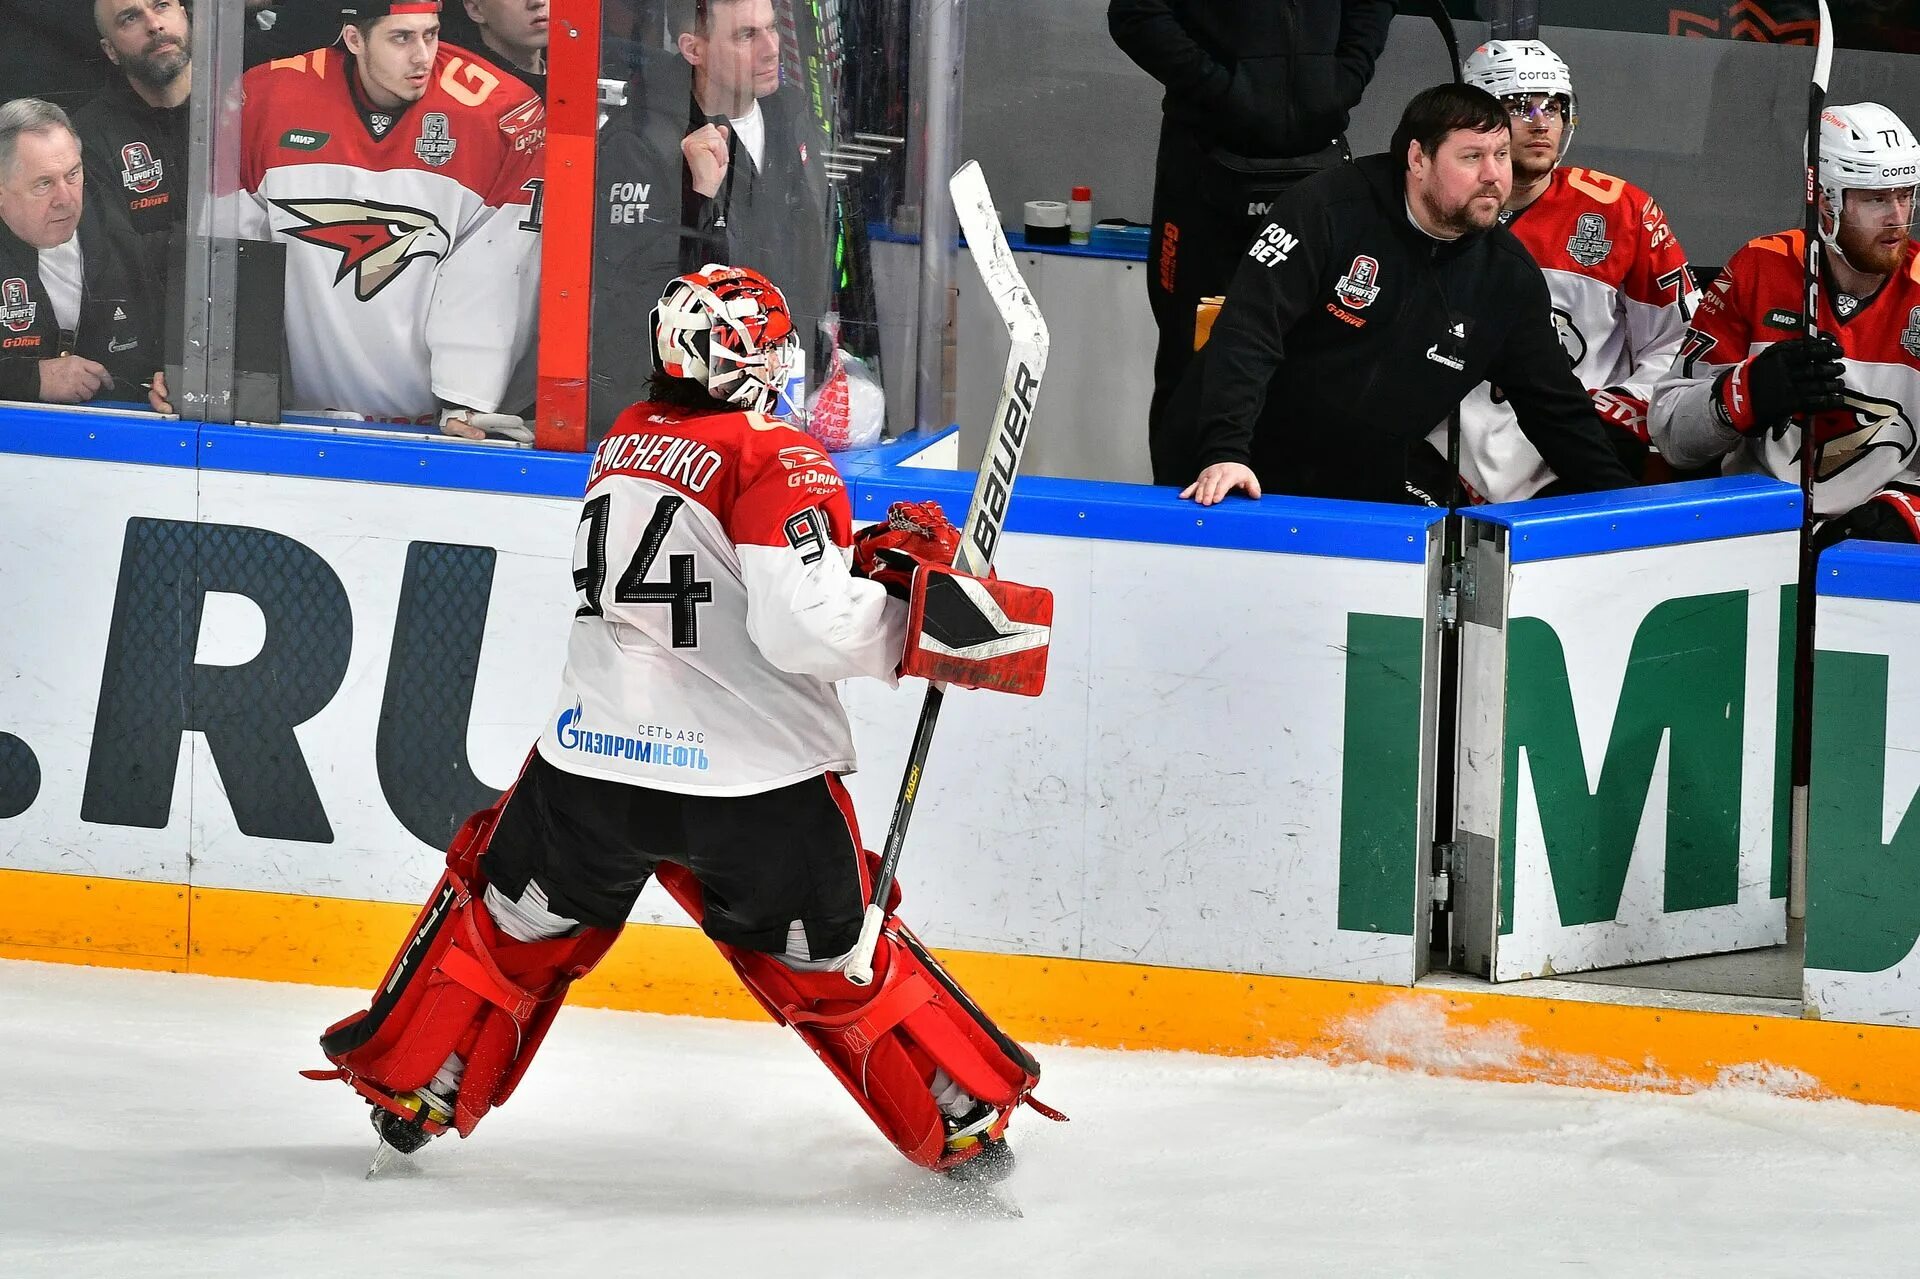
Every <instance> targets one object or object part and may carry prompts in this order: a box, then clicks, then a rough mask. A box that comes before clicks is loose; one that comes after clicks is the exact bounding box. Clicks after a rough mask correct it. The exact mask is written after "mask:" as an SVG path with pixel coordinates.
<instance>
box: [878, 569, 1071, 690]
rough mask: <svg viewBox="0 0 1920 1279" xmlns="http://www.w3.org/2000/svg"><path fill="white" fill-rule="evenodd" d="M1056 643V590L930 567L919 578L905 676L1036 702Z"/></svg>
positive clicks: (911, 604)
mask: <svg viewBox="0 0 1920 1279" xmlns="http://www.w3.org/2000/svg"><path fill="white" fill-rule="evenodd" d="M1052 636H1053V592H1052V591H1049V590H1047V589H1046V588H1045V587H1041V586H1022V585H1020V584H1019V583H1017V582H1005V581H1001V580H999V579H997V578H996V579H993V580H991V581H989V580H987V579H985V578H978V577H969V576H967V575H966V574H965V573H960V572H956V571H955V570H953V569H951V568H947V567H944V566H939V565H933V564H929V565H927V566H926V567H924V568H922V569H921V570H920V571H919V572H918V573H917V574H915V576H914V579H913V596H912V599H911V601H910V602H909V605H908V612H907V651H906V654H905V655H904V656H903V657H902V658H901V659H900V674H902V675H917V676H919V677H921V678H922V679H930V680H939V681H941V682H943V683H948V684H957V685H959V686H960V687H961V688H989V689H992V690H993V691H994V692H996V693H1017V694H1019V695H1020V696H1022V697H1038V696H1039V695H1040V690H1041V689H1042V688H1044V687H1046V683H1047V653H1048V651H1049V648H1050V647H1051V643H1052Z"/></svg>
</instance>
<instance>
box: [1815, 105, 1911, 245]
mask: <svg viewBox="0 0 1920 1279" xmlns="http://www.w3.org/2000/svg"><path fill="white" fill-rule="evenodd" d="M1916 183H1920V143H1916V142H1915V141H1914V137H1913V130H1911V129H1909V128H1907V126H1906V125H1905V124H1903V123H1901V121H1900V117H1899V116H1897V115H1895V114H1894V113H1893V112H1891V111H1889V110H1888V109H1887V108H1885V107H1883V106H1881V105H1880V104H1879V103H1878V102H1856V103H1853V104H1851V105H1849V106H1840V107H1828V108H1827V109H1826V110H1825V111H1823V112H1821V113H1820V194H1821V195H1824V196H1825V197H1826V198H1827V209H1828V211H1829V213H1830V214H1831V217H1829V216H1828V214H1822V215H1821V217H1820V238H1821V239H1822V240H1824V241H1826V243H1827V246H1828V247H1829V248H1831V249H1832V250H1833V251H1834V252H1835V253H1840V254H1841V256H1842V257H1843V258H1844V257H1845V256H1846V255H1845V254H1844V253H1842V252H1841V249H1840V215H1841V212H1842V210H1844V209H1845V208H1846V193H1847V192H1848V191H1850V190H1851V191H1898V190H1907V191H1912V190H1913V188H1914V186H1915V184H1916ZM1908 217H1909V218H1911V217H1912V214H1911V213H1909V214H1908ZM1829 222H1831V224H1832V225H1828V224H1829ZM1909 229H1911V223H1909Z"/></svg>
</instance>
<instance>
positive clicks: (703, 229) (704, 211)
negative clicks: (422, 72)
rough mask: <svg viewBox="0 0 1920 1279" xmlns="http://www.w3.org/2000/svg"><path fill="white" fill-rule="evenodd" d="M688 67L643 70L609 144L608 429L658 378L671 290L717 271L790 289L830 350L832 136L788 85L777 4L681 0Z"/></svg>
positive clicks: (597, 308)
mask: <svg viewBox="0 0 1920 1279" xmlns="http://www.w3.org/2000/svg"><path fill="white" fill-rule="evenodd" d="M669 21H670V27H669V30H670V31H672V32H674V33H675V34H676V36H677V56H676V55H659V56H656V57H654V58H652V59H651V60H650V61H648V62H646V63H645V64H643V65H642V66H641V67H640V68H639V69H638V71H637V72H636V74H635V76H634V79H633V81H632V83H631V84H630V85H629V88H628V100H627V106H626V108H625V109H624V110H623V111H622V112H620V113H618V114H617V115H616V116H615V117H614V118H612V119H610V120H609V121H608V123H607V127H606V129H605V130H604V131H603V132H602V134H601V137H600V156H599V160H598V168H599V182H598V186H599V194H600V210H599V218H600V226H599V228H598V230H597V232H596V235H595V240H594V243H595V256H596V259H597V265H596V270H595V288H594V317H593V334H594V355H595V357H596V358H595V360H594V367H593V409H592V411H591V414H590V416H591V417H592V419H593V422H594V424H595V427H596V428H597V429H604V426H605V424H606V423H607V422H608V421H610V420H611V419H612V417H613V416H614V415H615V414H617V413H618V412H619V411H620V410H621V409H624V408H625V407H626V406H627V405H628V404H630V403H632V402H634V401H635V400H637V399H640V398H642V396H641V394H640V392H641V391H642V389H643V388H644V385H645V382H646V377H647V374H648V372H649V371H650V370H649V368H648V367H647V361H645V360H640V359H636V358H634V353H635V352H639V351H647V350H651V343H650V342H648V341H646V340H645V330H646V325H647V317H648V314H649V312H650V310H651V308H652V306H653V303H654V302H655V301H656V300H658V298H659V295H660V290H661V289H662V288H664V287H665V286H666V283H667V281H668V280H670V279H672V278H673V277H675V276H677V275H680V274H682V273H683V272H686V271H692V270H695V269H697V268H699V267H700V266H702V265H704V264H706V263H708V262H724V263H727V264H728V265H730V266H746V267H752V268H753V269H755V270H757V271H759V272H761V273H762V274H764V275H765V276H766V277H767V278H768V279H770V280H772V281H773V282H774V283H775V284H777V285H779V286H780V289H781V291H782V292H783V293H785V294H786V297H787V305H788V308H789V310H791V312H792V314H793V317H794V323H795V325H796V326H797V327H798V328H799V331H800V335H801V339H802V341H803V343H804V344H805V346H806V348H807V351H808V368H807V373H808V379H809V382H810V383H817V381H818V380H819V378H820V377H821V376H822V375H823V373H824V371H825V362H826V357H827V354H828V353H829V351H830V350H831V344H830V343H829V342H828V341H827V340H826V339H825V338H824V337H823V336H822V334H821V332H820V328H819V321H820V319H821V318H822V317H824V316H825V315H826V314H827V312H828V311H829V310H830V309H831V308H832V287H831V284H832V253H831V246H832V239H831V236H832V223H831V221H830V215H831V206H830V205H829V192H828V188H827V178H826V167H825V156H824V152H825V150H826V145H827V144H826V132H825V129H824V128H823V127H822V124H821V122H820V121H819V120H817V119H816V118H815V117H814V115H813V113H812V111H811V110H810V108H809V106H808V102H807V99H806V97H805V96H804V95H803V94H801V93H800V92H799V91H798V90H797V89H795V88H793V87H784V88H783V87H782V86H781V84H780V60H781V59H780V33H779V28H778V27H777V25H776V24H775V20H774V11H773V4H772V0H679V3H677V4H676V5H675V6H674V10H673V12H672V13H671V14H670V18H669Z"/></svg>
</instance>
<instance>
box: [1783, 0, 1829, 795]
mask: <svg viewBox="0 0 1920 1279" xmlns="http://www.w3.org/2000/svg"><path fill="white" fill-rule="evenodd" d="M1832 62H1833V20H1832V18H1831V17H1830V16H1829V14H1828V13H1827V3H1826V0H1820V33H1819V37H1818V43H1817V45H1816V49H1815V53H1814V69H1813V79H1812V81H1811V82H1809V84H1808V87H1807V156H1806V158H1807V173H1806V237H1807V255H1806V275H1805V283H1806V288H1805V290H1804V293H1803V296H1802V298H1801V310H1800V318H1801V327H1800V331H1801V332H1802V333H1804V334H1806V335H1807V336H1808V337H1812V336H1813V335H1814V334H1816V333H1817V332H1819V325H1820V257H1821V248H1822V244H1821V239H1820V115H1821V113H1822V112H1823V111H1825V110H1826V105H1827V77H1828V71H1829V69H1830V67H1831V66H1832ZM1833 215H1834V217H1835V218H1836V219H1837V218H1838V217H1839V216H1840V210H1838V209H1835V210H1833ZM1819 452H1820V446H1819V440H1818V439H1817V437H1816V433H1815V425H1814V415H1813V414H1811V413H1807V414H1802V415H1801V417H1800V496H1801V498H1802V500H1803V501H1804V502H1805V504H1806V509H1805V511H1804V513H1803V515H1802V517H1801V520H1800V586H1799V594H1798V598H1797V600H1796V609H1795V624H1794V644H1795V648H1794V659H1793V784H1794V785H1795V786H1805V785H1806V784H1807V778H1808V777H1809V776H1810V774H1811V771H1812V762H1813V732H1812V728H1813V615H1814V607H1813V603H1814V573H1815V569H1816V567H1817V565H1818V558H1817V557H1816V556H1815V555H1814V551H1813V526H1814V507H1813V486H1814V481H1815V477H1816V475H1817V474H1818V472H1817V470H1816V467H1817V465H1818V460H1819Z"/></svg>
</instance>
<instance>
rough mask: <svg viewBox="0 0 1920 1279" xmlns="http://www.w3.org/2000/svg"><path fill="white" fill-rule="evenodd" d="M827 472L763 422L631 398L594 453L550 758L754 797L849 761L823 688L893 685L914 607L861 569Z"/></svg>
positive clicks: (835, 700)
mask: <svg viewBox="0 0 1920 1279" xmlns="http://www.w3.org/2000/svg"><path fill="white" fill-rule="evenodd" d="M851 544H852V515H851V508H850V505H849V503H848V500H847V492H846V488H845V486H844V485H843V484H842V483H841V481H840V476H839V474H838V472H836V471H835V470H834V467H833V463H831V462H829V461H828V460H827V456H826V454H824V453H822V452H821V451H820V447H819V445H818V444H816V443H815V442H814V441H813V440H811V439H809V438H808V437H807V436H806V435H803V434H802V433H801V432H799V431H796V430H794V429H792V428H791V427H788V426H785V425H783V424H781V423H779V422H777V421H775V420H774V419H772V418H769V417H763V416H761V415H760V414H758V413H734V412H727V413H698V412H689V411H687V410H684V409H676V408H670V407H667V406H664V405H654V404H637V405H635V406H633V407H632V408H630V409H628V410H627V411H626V412H625V413H623V414H621V416H620V418H619V420H617V421H616V422H615V423H614V425H613V429H612V431H611V432H610V433H609V434H608V435H607V438H606V439H605V440H604V441H602V442H601V444H600V447H599V448H598V449H596V450H595V452H594V455H593V465H592V468H591V470H590V471H589V472H588V478H587V496H586V504H585V506H584V507H583V508H582V510H581V518H580V527H579V531H578V533H577V535H576V538H575V542H574V552H573V581H574V586H575V588H576V589H577V590H578V591H579V599H578V602H577V609H576V611H575V614H574V624H573V634H572V637H571V639H570V640H569V642H568V646H567V666H566V673H565V676H564V677H563V679H562V684H561V691H560V699H559V703H558V706H557V707H556V709H555V711H554V714H553V716H552V718H551V719H550V720H549V721H548V723H547V727H546V729H545V731H544V732H543V733H542V734H541V737H540V743H539V750H540V754H541V756H542V757H543V758H545V759H546V760H547V762H548V763H550V764H552V765H553V766H554V767H556V768H561V769H565V770H566V771H567V772H570V773H580V774H583V775H585V776H589V777H600V778H607V779H610V780H613V781H621V782H632V783H637V784H639V785H642V786H651V787H654V788H656V789H659V790H671V791H684V792H688V793H693V794H707V795H751V794H756V793H758V792H760V791H767V790H772V789H774V788H776V787H779V786H785V785H789V784H790V783H793V782H797V781H801V780H804V779H805V778H808V777H813V776H816V775H817V774H820V773H823V772H827V771H832V772H836V773H844V772H850V771H852V769H853V763H854V758H853V734H852V732H851V730H850V729H849V728H848V725H847V716H846V712H845V711H844V710H842V709H841V706H840V699H839V696H838V695H837V694H836V693H835V691H834V688H833V684H832V683H831V681H833V680H838V679H846V678H849V677H851V676H855V675H870V676H873V677H875V678H877V679H883V680H886V681H888V682H889V683H892V682H894V678H895V677H894V669H895V667H896V666H897V665H898V664H899V661H900V656H901V651H902V648H903V646H904V644H905V641H906V626H907V617H906V606H905V605H904V604H903V603H901V602H900V601H897V600H894V599H892V597H890V596H889V595H888V594H887V592H886V590H885V588H883V587H882V586H880V585H879V583H877V582H870V581H867V580H866V579H865V578H861V577H855V576H853V575H852V573H851V572H849V570H848V567H847V564H848V555H847V551H848V547H849V546H851Z"/></svg>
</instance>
